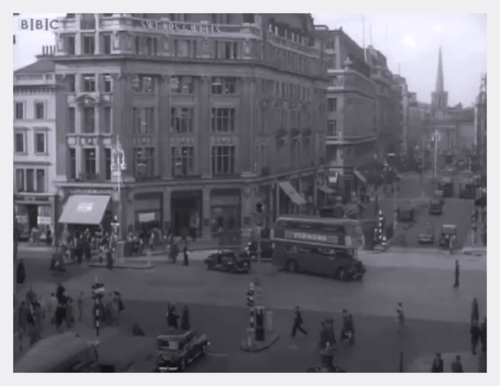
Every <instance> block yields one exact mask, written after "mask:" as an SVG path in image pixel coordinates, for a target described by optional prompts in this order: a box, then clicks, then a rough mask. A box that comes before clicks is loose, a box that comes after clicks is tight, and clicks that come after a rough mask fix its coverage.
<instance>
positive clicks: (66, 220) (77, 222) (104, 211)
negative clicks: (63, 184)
mask: <svg viewBox="0 0 500 386" xmlns="http://www.w3.org/2000/svg"><path fill="white" fill-rule="evenodd" d="M111 220H112V205H111V196H110V195H108V194H92V195H90V194H73V195H71V196H69V197H68V199H67V200H66V202H65V203H64V205H63V208H62V213H61V216H60V217H59V221H58V222H59V224H64V225H65V226H67V229H68V231H70V232H71V233H73V232H78V233H82V232H84V231H85V229H87V228H88V229H90V231H97V230H98V228H99V226H102V227H103V228H104V231H105V232H110V231H111Z"/></svg>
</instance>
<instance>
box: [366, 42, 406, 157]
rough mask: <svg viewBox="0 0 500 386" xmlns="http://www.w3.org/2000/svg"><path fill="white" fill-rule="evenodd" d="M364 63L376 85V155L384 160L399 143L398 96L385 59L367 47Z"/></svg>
mask: <svg viewBox="0 0 500 386" xmlns="http://www.w3.org/2000/svg"><path fill="white" fill-rule="evenodd" d="M366 62H367V63H368V65H369V66H370V78H371V79H372V80H373V81H374V82H375V84H376V98H375V106H376V108H375V109H376V113H375V127H376V132H377V136H378V138H377V149H378V155H379V157H380V158H385V156H386V155H387V154H388V153H396V151H397V149H398V147H399V144H400V141H401V138H400V137H401V136H400V130H399V121H400V111H399V96H398V93H397V92H396V91H395V89H394V87H393V86H394V83H393V79H392V78H393V75H392V73H391V71H390V70H389V68H388V66H387V58H386V57H385V56H384V55H383V54H382V53H381V52H380V51H378V50H376V49H375V48H374V47H373V46H368V48H367V49H366Z"/></svg>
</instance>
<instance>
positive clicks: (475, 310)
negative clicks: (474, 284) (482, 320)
mask: <svg viewBox="0 0 500 386" xmlns="http://www.w3.org/2000/svg"><path fill="white" fill-rule="evenodd" d="M474 322H476V324H478V323H479V304H478V302H477V298H474V299H472V309H471V312H470V323H471V325H472V324H473V323H474Z"/></svg>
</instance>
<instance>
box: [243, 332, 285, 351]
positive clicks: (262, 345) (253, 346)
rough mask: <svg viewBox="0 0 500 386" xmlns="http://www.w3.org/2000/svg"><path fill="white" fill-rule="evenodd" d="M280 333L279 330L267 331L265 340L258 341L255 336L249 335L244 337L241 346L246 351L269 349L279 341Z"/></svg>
mask: <svg viewBox="0 0 500 386" xmlns="http://www.w3.org/2000/svg"><path fill="white" fill-rule="evenodd" d="M279 338H280V334H279V333H278V331H274V330H272V331H266V336H265V339H264V340H263V341H257V340H255V338H254V337H253V336H251V337H249V336H248V335H247V336H245V337H244V338H243V340H242V341H241V344H240V348H241V350H242V351H245V352H260V351H264V350H267V349H268V348H269V347H271V346H272V345H273V344H274V343H276V342H277V341H278V339H279Z"/></svg>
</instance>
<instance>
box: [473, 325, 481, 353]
mask: <svg viewBox="0 0 500 386" xmlns="http://www.w3.org/2000/svg"><path fill="white" fill-rule="evenodd" d="M480 338H481V330H480V329H479V326H478V324H477V321H475V320H474V321H473V322H472V326H471V327H470V342H471V347H472V355H476V349H477V345H478V343H479V339H480Z"/></svg>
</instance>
